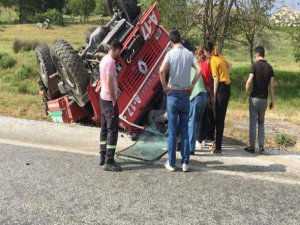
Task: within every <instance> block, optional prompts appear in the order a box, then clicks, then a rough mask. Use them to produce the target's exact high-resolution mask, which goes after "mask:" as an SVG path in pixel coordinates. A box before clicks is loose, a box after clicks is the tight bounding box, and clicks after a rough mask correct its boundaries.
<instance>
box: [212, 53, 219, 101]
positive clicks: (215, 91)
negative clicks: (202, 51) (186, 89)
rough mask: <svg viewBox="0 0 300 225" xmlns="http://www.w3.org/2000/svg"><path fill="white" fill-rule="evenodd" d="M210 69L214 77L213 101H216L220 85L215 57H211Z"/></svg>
mask: <svg viewBox="0 0 300 225" xmlns="http://www.w3.org/2000/svg"><path fill="white" fill-rule="evenodd" d="M210 69H211V75H212V77H213V79H214V88H213V101H214V102H216V97H217V91H218V86H219V71H218V65H217V62H216V61H215V60H213V59H211V61H210Z"/></svg>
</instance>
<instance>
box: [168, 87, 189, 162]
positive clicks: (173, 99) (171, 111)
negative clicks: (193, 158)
mask: <svg viewBox="0 0 300 225" xmlns="http://www.w3.org/2000/svg"><path fill="white" fill-rule="evenodd" d="M189 98H190V96H189V94H188V93H184V92H170V93H169V94H167V114H168V157H169V159H168V161H169V165H170V166H172V167H175V163H176V136H177V130H178V129H179V131H180V136H181V141H180V142H181V156H182V160H181V163H182V164H183V163H185V164H188V163H189V158H190V151H189V142H188V122H189V111H190V100H189Z"/></svg>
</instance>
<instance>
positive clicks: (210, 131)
mask: <svg viewBox="0 0 300 225" xmlns="http://www.w3.org/2000/svg"><path fill="white" fill-rule="evenodd" d="M202 124H203V127H202V130H199V136H198V141H199V142H202V141H204V140H210V141H213V140H214V139H215V116H214V109H213V103H212V98H211V96H210V95H209V94H208V102H207V105H206V108H205V111H204V114H203V118H202Z"/></svg>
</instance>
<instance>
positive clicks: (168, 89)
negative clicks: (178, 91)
mask: <svg viewBox="0 0 300 225" xmlns="http://www.w3.org/2000/svg"><path fill="white" fill-rule="evenodd" d="M171 90H172V89H171V88H170V87H168V86H167V87H165V88H164V92H165V93H166V94H168V93H169V92H170V91H171Z"/></svg>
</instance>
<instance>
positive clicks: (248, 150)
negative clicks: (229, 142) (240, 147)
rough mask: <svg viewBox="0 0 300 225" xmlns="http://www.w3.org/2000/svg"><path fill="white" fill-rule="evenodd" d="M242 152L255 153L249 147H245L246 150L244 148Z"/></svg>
mask: <svg viewBox="0 0 300 225" xmlns="http://www.w3.org/2000/svg"><path fill="white" fill-rule="evenodd" d="M244 150H245V151H246V152H249V153H252V154H254V153H255V150H254V149H253V148H251V147H246V148H244Z"/></svg>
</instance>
